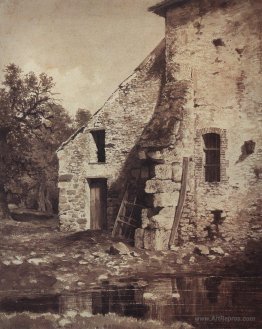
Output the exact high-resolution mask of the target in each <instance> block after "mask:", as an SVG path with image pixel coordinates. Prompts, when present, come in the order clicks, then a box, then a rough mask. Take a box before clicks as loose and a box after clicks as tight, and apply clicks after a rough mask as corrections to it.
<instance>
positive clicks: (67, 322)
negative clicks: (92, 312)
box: [58, 319, 71, 327]
mask: <svg viewBox="0 0 262 329" xmlns="http://www.w3.org/2000/svg"><path fill="white" fill-rule="evenodd" d="M58 323H59V325H60V326H61V327H64V326H66V325H67V324H71V321H70V320H68V319H62V320H60V321H59V322H58Z"/></svg>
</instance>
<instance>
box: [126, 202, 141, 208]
mask: <svg viewBox="0 0 262 329" xmlns="http://www.w3.org/2000/svg"><path fill="white" fill-rule="evenodd" d="M124 203H125V204H128V205H130V206H134V207H139V208H144V207H145V206H142V205H141V204H137V203H132V202H129V201H124Z"/></svg>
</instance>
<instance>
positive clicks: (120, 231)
mask: <svg viewBox="0 0 262 329" xmlns="http://www.w3.org/2000/svg"><path fill="white" fill-rule="evenodd" d="M140 176H141V170H140V173H139V175H138V177H137V178H136V181H135V183H133V184H132V183H128V184H127V186H126V190H125V193H124V196H123V199H122V202H121V205H120V208H119V211H118V214H117V217H116V221H115V224H114V228H113V231H112V237H119V238H123V239H125V240H126V241H127V242H133V241H134V235H135V230H136V229H137V228H138V227H139V225H140V220H141V211H142V209H143V208H144V206H142V205H140V204H138V203H137V196H138V195H137V194H138V193H137V192H138V191H137V189H138V181H139V179H140Z"/></svg>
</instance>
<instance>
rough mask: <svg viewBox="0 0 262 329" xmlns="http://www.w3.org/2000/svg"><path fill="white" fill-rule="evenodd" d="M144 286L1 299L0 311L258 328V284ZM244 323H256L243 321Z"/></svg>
mask: <svg viewBox="0 0 262 329" xmlns="http://www.w3.org/2000/svg"><path fill="white" fill-rule="evenodd" d="M143 282H144V284H143V286H142V287H141V284H139V282H134V283H132V284H126V285H124V286H123V284H122V286H121V285H111V284H109V283H108V282H105V283H103V284H102V285H101V286H100V287H97V288H96V289H92V290H91V291H88V292H81V293H75V294H66V295H61V296H42V297H37V298H18V299H16V300H13V299H11V300H10V299H2V300H1V301H0V309H1V310H2V311H4V312H14V311H16V312H22V311H31V312H39V313H42V312H53V313H65V312H67V311H68V310H76V311H78V312H82V311H87V312H89V313H90V314H107V313H117V314H119V315H124V316H133V317H136V318H141V319H155V320H160V321H163V322H165V323H172V322H174V321H176V320H181V321H185V322H189V323H192V324H194V325H195V326H196V328H201V329H211V328H214V329H215V328H221V329H222V328H223V329H225V328H227V329H229V328H235V329H240V328H246V329H251V328H262V326H261V327H259V319H260V318H259V316H260V314H259V305H260V303H261V280H259V278H222V277H197V276H195V277H189V276H183V277H182V276H180V277H173V278H163V279H162V278H161V279H154V280H150V281H148V282H146V281H143ZM204 317H205V318H204ZM243 317H254V318H255V319H249V320H248V321H244V319H243ZM246 320H247V319H246Z"/></svg>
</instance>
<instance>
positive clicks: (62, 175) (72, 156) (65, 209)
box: [57, 128, 90, 231]
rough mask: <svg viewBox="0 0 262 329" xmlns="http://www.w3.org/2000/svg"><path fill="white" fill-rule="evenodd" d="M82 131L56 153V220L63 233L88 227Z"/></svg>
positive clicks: (85, 148)
mask: <svg viewBox="0 0 262 329" xmlns="http://www.w3.org/2000/svg"><path fill="white" fill-rule="evenodd" d="M83 130H84V129H83V128H82V129H81V130H80V131H79V132H78V134H76V136H74V137H73V138H72V140H71V141H69V142H68V143H67V144H66V145H64V146H62V147H61V149H60V150H59V151H58V153H57V154H58V158H59V183H58V187H59V220H60V228H61V230H63V231H74V230H76V231H82V230H85V229H87V228H89V227H90V216H87V214H88V211H87V210H88V209H87V204H86V199H87V198H88V189H87V185H86V177H85V163H86V161H87V160H88V158H89V152H88V148H87V143H88V139H87V135H86V134H85V133H83Z"/></svg>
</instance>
